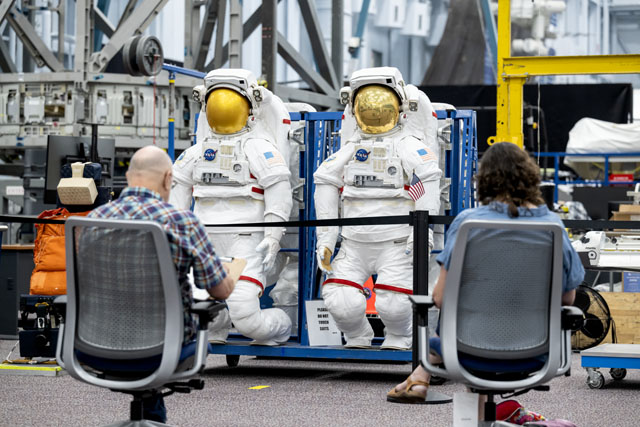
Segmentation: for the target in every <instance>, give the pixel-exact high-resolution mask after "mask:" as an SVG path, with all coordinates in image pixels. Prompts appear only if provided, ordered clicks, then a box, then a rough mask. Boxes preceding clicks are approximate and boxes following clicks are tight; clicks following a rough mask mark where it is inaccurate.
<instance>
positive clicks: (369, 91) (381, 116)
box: [353, 85, 400, 134]
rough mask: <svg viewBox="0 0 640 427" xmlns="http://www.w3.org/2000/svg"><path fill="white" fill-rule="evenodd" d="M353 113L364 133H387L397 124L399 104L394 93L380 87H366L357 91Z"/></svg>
mask: <svg viewBox="0 0 640 427" xmlns="http://www.w3.org/2000/svg"><path fill="white" fill-rule="evenodd" d="M353 113H354V115H355V117H356V122H357V123H358V127H360V129H361V130H362V131H363V132H364V133H371V134H378V133H384V132H388V131H390V130H391V129H393V128H394V126H395V125H396V123H398V116H399V114H400V103H399V100H398V96H397V95H396V94H395V93H394V91H393V90H392V89H391V88H389V87H386V86H382V85H368V86H365V87H363V88H362V89H360V90H358V92H357V93H356V96H355V99H354V102H353Z"/></svg>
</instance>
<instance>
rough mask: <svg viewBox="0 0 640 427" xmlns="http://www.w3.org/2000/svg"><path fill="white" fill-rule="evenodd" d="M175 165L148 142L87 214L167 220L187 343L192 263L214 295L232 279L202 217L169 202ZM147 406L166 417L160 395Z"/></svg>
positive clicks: (192, 328) (221, 295)
mask: <svg viewBox="0 0 640 427" xmlns="http://www.w3.org/2000/svg"><path fill="white" fill-rule="evenodd" d="M171 167H172V164H171V159H170V158H169V156H168V155H167V153H165V152H164V151H163V150H161V149H159V148H158V147H155V146H153V145H149V146H146V147H143V148H141V149H139V150H138V151H136V153H135V154H134V155H133V157H132V158H131V162H130V164H129V170H128V171H127V184H128V186H127V188H125V189H124V190H122V193H121V194H120V197H119V198H118V199H116V200H114V201H112V202H111V203H108V204H106V205H102V206H100V207H98V208H96V209H94V210H93V211H91V213H90V214H89V215H88V216H89V217H90V218H119V219H139V220H151V221H155V222H157V223H159V224H160V225H162V226H163V228H164V229H165V230H166V233H167V238H168V240H169V247H170V248H171V254H172V255H173V262H174V263H175V266H176V272H177V273H178V281H179V283H180V288H181V292H182V302H183V304H184V308H185V310H184V313H185V319H184V327H185V330H184V343H188V342H189V341H191V340H192V339H193V338H194V335H195V332H196V324H195V321H194V319H193V318H192V316H191V315H190V313H189V308H190V307H191V304H192V302H193V296H192V294H191V284H190V283H189V281H188V279H187V274H188V273H189V270H190V269H191V267H193V277H194V282H195V285H196V286H197V287H198V288H201V289H206V290H207V291H208V292H209V295H211V296H212V297H214V298H217V299H226V298H227V297H228V296H229V295H230V294H231V291H232V290H233V287H234V283H233V280H232V279H231V277H230V276H227V274H226V272H225V269H224V268H223V266H222V264H221V263H220V260H219V259H218V257H217V256H216V253H215V250H214V249H213V245H212V244H211V242H210V241H209V238H208V237H207V232H206V231H205V228H204V226H203V225H202V224H201V223H200V221H199V220H198V218H197V217H196V216H195V215H194V214H193V213H192V212H190V211H185V210H181V209H177V208H175V207H174V206H173V205H171V204H170V203H169V202H168V200H169V193H170V191H171V182H172V172H171ZM132 286H135V284H132ZM143 406H144V411H143V416H144V418H145V419H148V420H155V421H160V422H163V423H164V422H165V421H166V408H165V406H164V401H163V399H162V395H156V396H154V397H152V398H150V399H148V400H145V401H144V404H143Z"/></svg>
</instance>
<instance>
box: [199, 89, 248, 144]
mask: <svg viewBox="0 0 640 427" xmlns="http://www.w3.org/2000/svg"><path fill="white" fill-rule="evenodd" d="M249 108H250V107H249V101H248V100H247V98H245V97H244V96H242V95H240V94H239V93H238V92H236V91H235V90H233V89H226V88H220V89H214V90H213V92H211V94H210V95H209V98H207V110H206V111H207V121H208V122H209V126H211V129H213V131H214V132H215V133H220V134H224V135H227V134H230V133H236V132H239V131H240V130H242V128H243V127H245V125H246V124H247V119H248V118H249Z"/></svg>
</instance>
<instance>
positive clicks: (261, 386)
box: [249, 385, 271, 390]
mask: <svg viewBox="0 0 640 427" xmlns="http://www.w3.org/2000/svg"><path fill="white" fill-rule="evenodd" d="M269 387H271V386H270V385H256V386H253V387H249V390H262V389H263V388H269Z"/></svg>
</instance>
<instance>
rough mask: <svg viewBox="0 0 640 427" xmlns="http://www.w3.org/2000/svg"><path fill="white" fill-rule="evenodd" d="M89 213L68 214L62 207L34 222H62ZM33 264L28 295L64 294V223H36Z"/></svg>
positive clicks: (65, 285) (43, 213) (52, 210)
mask: <svg viewBox="0 0 640 427" xmlns="http://www.w3.org/2000/svg"><path fill="white" fill-rule="evenodd" d="M89 212H90V211H87V212H77V213H71V212H69V211H68V210H66V209H65V208H58V209H51V210H48V211H44V212H42V213H41V214H40V215H38V219H65V218H68V217H70V216H74V215H80V216H86V215H87V214H88V213H89ZM33 262H34V264H35V268H34V269H33V273H31V285H30V287H29V293H30V294H31V295H64V294H66V293H67V275H66V261H65V247H64V224H36V241H35V247H34V248H33Z"/></svg>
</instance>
